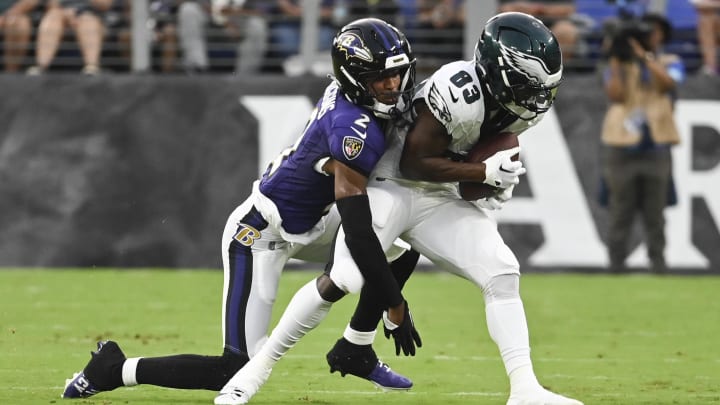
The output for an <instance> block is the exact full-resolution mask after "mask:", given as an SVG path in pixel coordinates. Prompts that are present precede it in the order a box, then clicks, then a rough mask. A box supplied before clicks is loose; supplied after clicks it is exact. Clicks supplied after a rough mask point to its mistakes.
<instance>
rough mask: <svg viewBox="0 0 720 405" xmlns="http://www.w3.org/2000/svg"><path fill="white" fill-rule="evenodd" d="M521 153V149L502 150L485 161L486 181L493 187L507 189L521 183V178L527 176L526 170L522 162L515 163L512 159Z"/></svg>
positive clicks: (517, 147)
mask: <svg viewBox="0 0 720 405" xmlns="http://www.w3.org/2000/svg"><path fill="white" fill-rule="evenodd" d="M518 153H520V147H519V146H516V147H514V148H512V149H507V150H501V151H499V152H496V153H495V154H494V155H492V156H490V157H489V158H487V159H485V160H483V163H485V181H483V183H485V184H489V185H491V186H493V187H497V188H502V189H506V188H508V187H510V186H514V185H515V184H518V183H519V182H520V176H521V175H523V174H525V171H526V170H525V168H524V167H523V164H522V162H521V161H519V160H518V161H513V160H511V158H512V157H513V156H515V155H516V154H518Z"/></svg>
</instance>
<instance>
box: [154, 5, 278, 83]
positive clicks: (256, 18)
mask: <svg viewBox="0 0 720 405" xmlns="http://www.w3.org/2000/svg"><path fill="white" fill-rule="evenodd" d="M156 2H157V3H174V6H175V9H176V11H173V12H172V15H173V16H174V17H175V18H173V21H177V37H178V40H179V44H180V48H181V49H182V65H183V69H184V70H185V72H187V73H189V74H194V73H202V72H206V71H208V70H209V69H210V62H209V53H208V41H209V39H212V40H220V41H224V40H225V39H230V40H232V41H236V42H238V47H237V51H236V60H235V70H236V72H244V73H256V72H259V71H260V70H261V68H262V66H263V62H264V58H265V52H266V50H267V42H268V40H267V37H268V28H267V21H266V20H265V15H266V14H267V12H268V9H269V6H268V5H267V4H266V3H267V2H263V1H261V0H212V1H210V0H185V1H180V2H178V1H177V0H157V1H156ZM178 3H179V4H178ZM168 6H169V5H166V6H165V7H163V8H166V9H167V8H169V7H168ZM215 28H217V29H220V30H221V31H222V35H221V36H219V37H218V36H216V35H210V32H213V34H214V32H215V30H214V29H215ZM210 30H212V31H210Z"/></svg>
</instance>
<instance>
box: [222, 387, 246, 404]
mask: <svg viewBox="0 0 720 405" xmlns="http://www.w3.org/2000/svg"><path fill="white" fill-rule="evenodd" d="M250 398H252V395H250V394H248V393H246V392H245V391H243V390H241V389H240V388H230V389H228V390H227V391H226V389H225V388H223V390H222V391H220V394H218V396H216V397H215V405H241V404H247V403H248V402H250Z"/></svg>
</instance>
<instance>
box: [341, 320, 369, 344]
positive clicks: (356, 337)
mask: <svg viewBox="0 0 720 405" xmlns="http://www.w3.org/2000/svg"><path fill="white" fill-rule="evenodd" d="M375 333H377V330H373V331H370V332H360V331H358V330H355V329H353V328H351V327H350V324H348V326H346V327H345V332H343V337H344V338H345V340H347V341H348V342H350V343H354V344H356V345H361V346H366V345H371V344H373V342H374V341H375Z"/></svg>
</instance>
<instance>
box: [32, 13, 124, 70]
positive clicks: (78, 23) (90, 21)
mask: <svg viewBox="0 0 720 405" xmlns="http://www.w3.org/2000/svg"><path fill="white" fill-rule="evenodd" d="M111 6H112V0H49V1H48V2H47V10H46V11H45V14H44V15H43V17H42V20H40V26H39V27H38V35H37V47H36V49H35V65H34V66H32V67H30V68H29V69H28V71H27V73H28V74H30V75H38V74H42V73H43V72H45V71H46V70H47V69H48V68H49V67H50V64H51V63H52V61H53V59H54V58H55V55H56V54H57V51H58V48H59V47H60V42H61V41H62V38H63V36H64V35H65V30H66V29H67V28H71V29H72V30H73V31H74V32H75V38H76V40H77V42H78V45H79V47H80V54H81V56H82V61H83V68H82V72H83V73H84V74H86V75H96V74H98V73H100V53H101V51H102V46H103V39H104V35H105V26H104V23H103V14H104V13H105V11H107V10H108V9H109V8H110V7H111Z"/></svg>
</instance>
